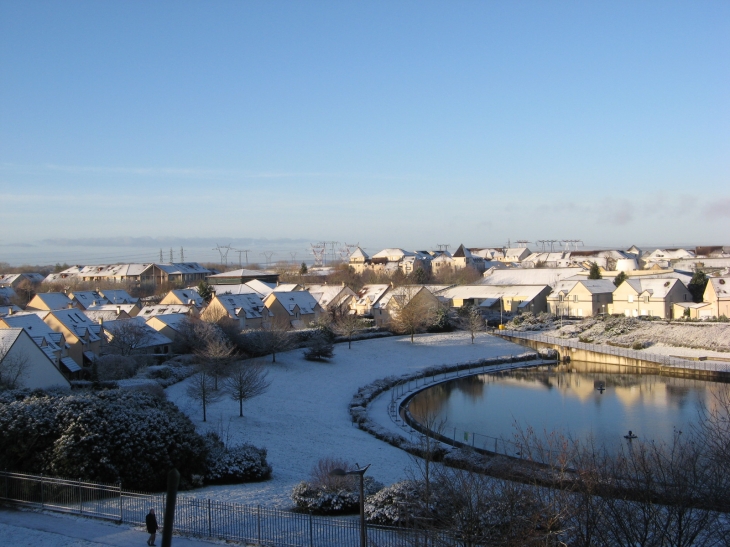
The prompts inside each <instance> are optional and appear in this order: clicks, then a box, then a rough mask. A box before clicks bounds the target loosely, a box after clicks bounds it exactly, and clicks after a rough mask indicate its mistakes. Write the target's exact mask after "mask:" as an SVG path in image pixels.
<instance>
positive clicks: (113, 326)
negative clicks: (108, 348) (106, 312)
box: [104, 317, 172, 349]
mask: <svg viewBox="0 0 730 547" xmlns="http://www.w3.org/2000/svg"><path fill="white" fill-rule="evenodd" d="M128 325H136V326H138V327H139V328H140V329H143V330H142V331H141V332H140V336H139V340H138V342H137V343H138V345H137V346H136V348H135V349H142V348H150V347H153V346H163V345H165V344H171V343H172V340H170V339H169V338H168V337H167V336H165V335H164V334H162V333H160V332H158V331H156V330H155V329H153V328H152V327H150V326H149V325H148V324H147V323H146V322H145V321H144V319H143V318H141V317H139V318H137V317H133V318H131V319H118V320H116V321H107V322H105V323H104V331H105V333H106V334H107V338H109V337H111V338H113V337H114V335H115V333H116V332H118V331H120V330H123V329H125V328H126V327H127V326H128ZM135 330H138V329H135Z"/></svg>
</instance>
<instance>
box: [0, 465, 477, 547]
mask: <svg viewBox="0 0 730 547" xmlns="http://www.w3.org/2000/svg"><path fill="white" fill-rule="evenodd" d="M0 501H4V502H9V503H13V504H19V505H26V506H32V507H38V508H42V509H46V510H50V511H58V512H62V513H73V514H76V515H84V516H90V517H96V518H101V519H107V520H113V521H115V522H120V523H126V524H133V525H137V526H142V525H144V520H145V516H146V515H147V513H148V512H149V510H150V508H154V509H155V511H156V512H157V514H158V515H164V514H165V495H164V494H146V493H142V492H133V491H129V490H124V489H123V488H122V487H121V485H119V484H116V485H115V484H100V483H93V482H87V481H81V480H68V479H60V478H55V477H46V476H43V475H25V474H21V473H9V472H0ZM160 524H161V525H162V523H160ZM175 531H176V532H177V533H180V534H183V535H191V536H201V537H210V538H217V539H223V540H229V541H238V542H243V543H246V544H251V545H262V546H270V547H350V546H352V547H357V546H359V545H360V523H359V520H358V519H353V518H328V517H318V516H313V515H310V514H303V513H293V512H290V511H284V510H281V509H274V508H267V507H262V506H251V505H244V504H239V503H231V502H223V501H216V500H211V499H202V498H195V497H191V496H179V497H178V499H177V505H176V508H175ZM367 537H368V545H369V546H370V547H415V546H423V547H428V546H433V547H447V546H448V547H451V546H454V547H455V546H459V545H462V544H463V542H462V541H460V540H459V538H458V537H456V536H454V535H452V534H449V533H447V532H439V531H434V530H425V529H409V528H390V527H385V526H372V525H368V528H367Z"/></svg>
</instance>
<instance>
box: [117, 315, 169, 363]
mask: <svg viewBox="0 0 730 547" xmlns="http://www.w3.org/2000/svg"><path fill="white" fill-rule="evenodd" d="M104 336H105V338H106V342H107V343H106V345H105V347H104V352H105V353H117V354H119V353H122V354H126V355H150V354H152V355H164V354H167V353H169V352H170V347H171V346H172V340H171V339H170V338H168V337H167V336H165V335H164V334H163V333H161V332H158V331H157V330H156V329H154V328H152V327H151V326H150V325H148V324H147V323H146V322H145V320H144V319H143V318H141V317H135V318H132V319H129V318H127V319H120V320H116V321H106V322H105V323H104Z"/></svg>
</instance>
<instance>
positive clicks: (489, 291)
mask: <svg viewBox="0 0 730 547" xmlns="http://www.w3.org/2000/svg"><path fill="white" fill-rule="evenodd" d="M550 291H551V288H550V286H549V285H459V286H456V287H451V288H449V289H446V290H445V291H442V292H440V296H442V297H444V298H448V300H449V303H450V306H451V307H454V308H461V307H463V306H479V308H480V309H481V311H482V313H483V314H485V315H493V314H495V313H496V314H497V315H499V314H500V312H502V313H503V314H507V315H512V314H517V313H524V312H531V313H534V314H538V313H542V312H545V311H547V296H548V295H549V294H550Z"/></svg>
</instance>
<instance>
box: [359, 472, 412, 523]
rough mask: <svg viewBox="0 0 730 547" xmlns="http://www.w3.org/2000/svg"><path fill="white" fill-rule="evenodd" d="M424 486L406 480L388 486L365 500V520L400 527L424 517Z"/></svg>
mask: <svg viewBox="0 0 730 547" xmlns="http://www.w3.org/2000/svg"><path fill="white" fill-rule="evenodd" d="M424 497H425V496H424V485H423V483H422V482H420V481H412V480H406V481H401V482H397V483H395V484H393V485H392V486H388V487H386V488H383V489H382V490H380V492H377V493H376V494H373V495H372V496H369V497H368V498H367V499H366V500H365V518H366V519H367V521H368V522H370V523H372V524H380V525H383V526H398V525H402V524H406V523H409V522H412V517H422V516H425V515H423V514H422V513H423V511H422V509H423V507H422V505H423V503H422V500H423V499H424Z"/></svg>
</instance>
